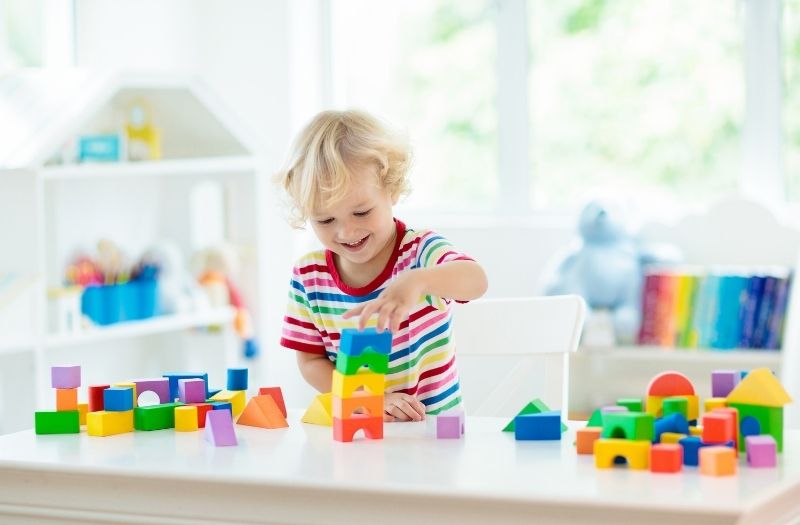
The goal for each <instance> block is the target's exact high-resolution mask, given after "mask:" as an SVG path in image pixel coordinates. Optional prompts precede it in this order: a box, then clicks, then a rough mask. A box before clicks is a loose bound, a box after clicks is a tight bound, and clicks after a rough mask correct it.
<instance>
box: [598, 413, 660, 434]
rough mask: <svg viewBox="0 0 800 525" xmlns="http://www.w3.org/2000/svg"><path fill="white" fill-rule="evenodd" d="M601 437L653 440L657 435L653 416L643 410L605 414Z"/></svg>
mask: <svg viewBox="0 0 800 525" xmlns="http://www.w3.org/2000/svg"><path fill="white" fill-rule="evenodd" d="M601 437H603V438H619V439H629V440H635V441H639V440H645V439H646V440H647V441H653V438H654V437H655V424H654V421H653V416H652V415H650V414H644V413H642V412H620V413H609V414H603V433H602V434H601Z"/></svg>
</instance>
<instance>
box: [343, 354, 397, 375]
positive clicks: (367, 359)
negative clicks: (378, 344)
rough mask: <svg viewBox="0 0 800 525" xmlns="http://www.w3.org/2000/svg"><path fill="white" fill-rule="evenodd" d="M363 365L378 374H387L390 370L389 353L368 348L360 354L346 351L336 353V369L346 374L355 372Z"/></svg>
mask: <svg viewBox="0 0 800 525" xmlns="http://www.w3.org/2000/svg"><path fill="white" fill-rule="evenodd" d="M362 366H366V367H367V368H369V370H370V371H372V372H374V373H376V374H386V373H388V372H389V354H380V353H378V352H375V351H374V350H372V349H369V348H368V349H366V350H364V351H363V352H361V353H360V354H358V355H349V354H345V353H344V352H339V353H338V354H337V355H336V370H338V371H339V372H341V373H342V374H344V375H346V376H351V375H353V374H355V373H356V372H358V370H359V368H361V367H362Z"/></svg>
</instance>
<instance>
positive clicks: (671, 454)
mask: <svg viewBox="0 0 800 525" xmlns="http://www.w3.org/2000/svg"><path fill="white" fill-rule="evenodd" d="M682 468H683V447H682V446H680V445H678V444H677V443H659V444H656V445H653V446H652V447H650V471H651V472H664V473H673V472H680V471H681V469H682Z"/></svg>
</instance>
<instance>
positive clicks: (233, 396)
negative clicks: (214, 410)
mask: <svg viewBox="0 0 800 525" xmlns="http://www.w3.org/2000/svg"><path fill="white" fill-rule="evenodd" d="M211 401H223V402H228V403H230V404H231V412H232V414H231V415H232V416H233V417H236V416H238V415H239V414H241V413H242V412H244V407H245V405H246V404H247V398H246V396H245V391H244V390H220V391H219V392H217V393H216V394H214V395H213V396H211Z"/></svg>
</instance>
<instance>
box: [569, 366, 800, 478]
mask: <svg viewBox="0 0 800 525" xmlns="http://www.w3.org/2000/svg"><path fill="white" fill-rule="evenodd" d="M740 378H741V380H740ZM632 401H636V400H631V399H626V400H620V402H619V403H620V405H618V406H617V407H607V408H605V409H602V410H598V411H596V412H595V413H594V414H593V415H592V417H591V418H590V420H589V422H588V424H587V426H586V428H582V429H579V430H578V432H577V436H576V446H577V452H578V454H594V456H595V465H596V466H597V467H598V468H609V467H611V466H613V465H614V464H615V463H620V462H621V460H625V461H626V462H627V464H628V465H629V466H630V467H631V468H633V469H640V470H644V469H650V470H651V471H652V472H664V473H668V472H679V471H680V470H681V469H682V468H683V467H684V466H695V467H696V466H699V467H700V472H701V473H702V474H704V475H711V476H727V475H733V474H735V473H736V471H737V468H738V452H739V451H741V452H745V453H746V455H745V458H746V463H747V465H749V466H750V467H752V468H758V467H774V466H775V465H776V464H777V460H776V454H777V453H780V452H781V451H782V450H783V406H784V405H785V404H786V403H789V402H790V401H791V399H790V398H789V396H788V394H787V393H786V391H785V390H784V389H783V387H782V386H781V384H780V383H779V382H778V380H777V379H776V378H775V376H774V375H773V374H772V372H770V371H769V370H768V369H766V368H758V369H755V370H752V371H751V372H750V373H748V374H746V375H744V377H742V374H741V373H740V372H737V371H730V370H718V371H715V372H713V373H712V397H710V398H708V399H706V400H705V403H704V406H705V413H704V414H703V416H702V418H700V417H699V406H698V405H699V398H698V396H697V395H695V393H694V387H693V386H692V384H691V382H690V381H689V379H688V378H686V376H684V375H682V374H680V373H678V372H664V373H662V374H659V375H658V376H656V377H655V378H654V379H653V380H652V381H651V382H650V385H649V386H648V390H647V403H646V406H645V408H646V410H645V412H638V411H632V410H629V407H634V408H639V407H640V406H641V403H636V404H633V405H632ZM623 402H625V404H626V406H624V407H623V406H621V403H623ZM698 420H699V421H700V422H701V426H697V425H696V423H697V421H698Z"/></svg>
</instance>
